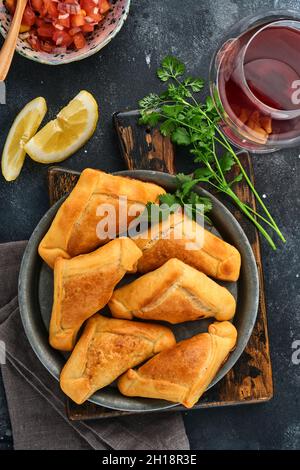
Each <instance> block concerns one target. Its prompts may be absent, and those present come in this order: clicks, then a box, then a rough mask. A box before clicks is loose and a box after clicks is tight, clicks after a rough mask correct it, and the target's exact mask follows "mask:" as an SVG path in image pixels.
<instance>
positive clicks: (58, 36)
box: [5, 0, 111, 53]
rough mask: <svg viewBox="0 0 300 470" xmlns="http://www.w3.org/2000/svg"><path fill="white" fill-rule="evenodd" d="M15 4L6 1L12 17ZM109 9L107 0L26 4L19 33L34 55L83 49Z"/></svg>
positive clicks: (41, 0) (14, 0)
mask: <svg viewBox="0 0 300 470" xmlns="http://www.w3.org/2000/svg"><path fill="white" fill-rule="evenodd" d="M16 3H17V0H5V6H6V8H7V9H8V11H9V12H10V13H11V14H12V15H13V14H14V12H15V9H16ZM110 9H111V5H110V2H109V0H29V1H28V4H27V5H26V7H25V10H24V14H23V19H22V26H21V29H20V31H21V32H23V33H24V35H26V39H27V41H28V42H29V44H30V45H31V47H32V48H33V49H34V50H35V51H44V52H48V53H56V52H60V51H62V50H63V49H68V48H73V49H82V48H83V47H84V46H85V45H86V38H85V37H86V35H87V34H89V33H91V32H93V31H94V28H95V26H97V25H98V24H99V23H101V21H102V20H103V19H104V17H105V15H106V14H107V13H108V12H109V10H110Z"/></svg>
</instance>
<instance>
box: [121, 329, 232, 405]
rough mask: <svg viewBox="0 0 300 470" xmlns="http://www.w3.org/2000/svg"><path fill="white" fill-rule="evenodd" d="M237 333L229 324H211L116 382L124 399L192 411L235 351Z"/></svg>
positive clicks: (131, 370) (130, 371)
mask: <svg viewBox="0 0 300 470" xmlns="http://www.w3.org/2000/svg"><path fill="white" fill-rule="evenodd" d="M236 339H237V331H236V329H235V327H234V326H233V325H232V324H231V323H229V322H222V323H213V324H212V325H210V326H209V328H208V333H201V334H199V335H196V336H194V337H192V338H190V339H186V340H184V341H181V342H180V343H178V344H176V345H175V346H174V347H172V348H169V349H167V350H166V351H162V352H161V353H159V354H157V355H156V356H155V357H154V358H152V359H150V361H148V362H146V364H144V365H142V366H141V367H140V368H139V369H138V370H137V371H135V370H133V369H130V370H129V371H127V372H126V373H125V374H124V375H123V376H122V377H120V379H119V381H118V387H119V390H120V392H121V393H123V395H126V396H129V397H145V398H161V399H164V400H168V401H171V402H175V403H182V404H183V405H184V406H185V407H187V408H191V407H192V406H194V405H195V403H197V401H198V400H199V398H200V397H201V395H202V394H203V393H204V392H205V390H206V389H207V387H208V385H209V384H210V383H211V381H212V380H213V378H214V377H215V375H216V373H217V372H218V370H219V369H220V367H221V365H222V364H223V362H224V361H225V360H226V358H227V356H228V354H229V353H230V351H231V350H232V349H233V348H234V347H235V344H236Z"/></svg>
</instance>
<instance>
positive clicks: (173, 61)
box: [157, 56, 185, 82]
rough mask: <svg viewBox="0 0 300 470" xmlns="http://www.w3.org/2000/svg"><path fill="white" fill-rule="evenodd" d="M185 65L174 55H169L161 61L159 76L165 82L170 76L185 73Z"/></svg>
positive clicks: (174, 76)
mask: <svg viewBox="0 0 300 470" xmlns="http://www.w3.org/2000/svg"><path fill="white" fill-rule="evenodd" d="M184 72H185V66H184V64H183V63H182V62H180V60H178V59H177V58H176V57H173V56H167V57H165V58H164V60H163V61H162V63H161V68H159V69H158V70H157V76H158V78H160V80H162V81H163V82H166V81H168V80H169V79H170V78H177V77H180V76H181V75H183V74H184Z"/></svg>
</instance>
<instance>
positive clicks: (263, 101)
mask: <svg viewBox="0 0 300 470" xmlns="http://www.w3.org/2000/svg"><path fill="white" fill-rule="evenodd" d="M210 89H211V96H212V99H213V101H214V104H215V106H216V108H217V110H218V112H219V114H220V116H221V122H220V127H221V129H222V131H223V133H224V134H225V135H226V137H227V138H228V139H229V140H230V141H231V143H232V144H233V145H235V146H237V147H240V148H242V149H246V150H249V151H251V152H257V153H263V152H271V151H275V150H278V149H280V148H285V147H290V146H295V145H297V144H299V143H300V12H295V11H291V10H285V11H282V10H276V11H271V12H268V13H262V14H260V15H257V16H255V17H248V18H246V19H244V20H243V21H241V22H239V23H238V24H237V25H236V26H235V27H234V28H233V29H232V30H231V31H230V32H229V33H228V35H227V36H226V37H225V38H223V41H222V45H221V47H220V48H219V49H218V50H217V52H216V53H215V55H214V57H213V59H212V62H211V67H210Z"/></svg>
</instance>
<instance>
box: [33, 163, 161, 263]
mask: <svg viewBox="0 0 300 470" xmlns="http://www.w3.org/2000/svg"><path fill="white" fill-rule="evenodd" d="M163 193H165V190H164V189H162V188H161V187H160V186H156V185H155V184H152V183H144V182H143V181H139V180H135V179H132V178H127V177H124V176H114V175H109V174H107V173H104V172H103V171H99V170H92V169H90V168H86V169H85V170H83V172H82V173H81V176H80V178H79V180H78V182H77V184H76V186H75V188H74V189H73V191H72V192H71V194H70V195H69V196H68V198H67V199H66V200H65V201H64V203H63V204H62V205H61V207H60V208H59V209H58V211H57V214H56V216H55V218H54V220H53V222H52V224H51V227H50V229H49V230H48V232H47V233H46V235H45V236H44V238H43V239H42V241H41V243H40V245H39V254H40V256H41V257H42V258H43V260H44V261H45V262H46V263H47V264H48V265H49V266H50V267H51V268H53V266H54V262H55V260H56V258H57V257H61V258H67V259H68V258H72V257H74V256H77V255H80V254H83V253H90V252H91V251H93V250H95V249H96V248H97V247H99V246H100V245H103V244H104V243H106V242H107V241H109V238H115V236H112V237H108V236H107V235H104V234H103V235H101V234H100V233H99V231H97V226H98V224H99V223H100V222H101V220H104V219H105V217H107V215H106V211H105V210H104V209H105V207H108V206H107V205H109V207H111V208H112V209H114V211H115V212H114V214H115V220H114V222H115V228H116V235H118V234H119V233H125V231H126V229H127V227H128V224H129V223H130V222H131V221H132V220H133V219H134V218H135V216H136V215H135V214H134V212H135V211H133V210H132V212H131V213H130V209H133V207H132V206H133V205H134V207H135V208H136V209H137V210H139V211H140V212H142V211H143V209H144V207H145V205H146V204H147V202H149V201H150V202H156V201H157V199H158V196H159V195H160V194H163ZM120 196H122V197H123V199H122V200H121V199H120ZM124 198H126V204H127V209H128V210H127V211H126V209H125V211H124V214H123V212H122V210H121V207H123V204H124V203H125V199H124ZM101 208H102V209H103V210H101ZM120 213H122V214H123V216H121V214H120ZM114 214H112V215H114ZM112 225H113V221H112ZM120 231H121V232H120ZM102 237H104V238H102Z"/></svg>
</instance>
